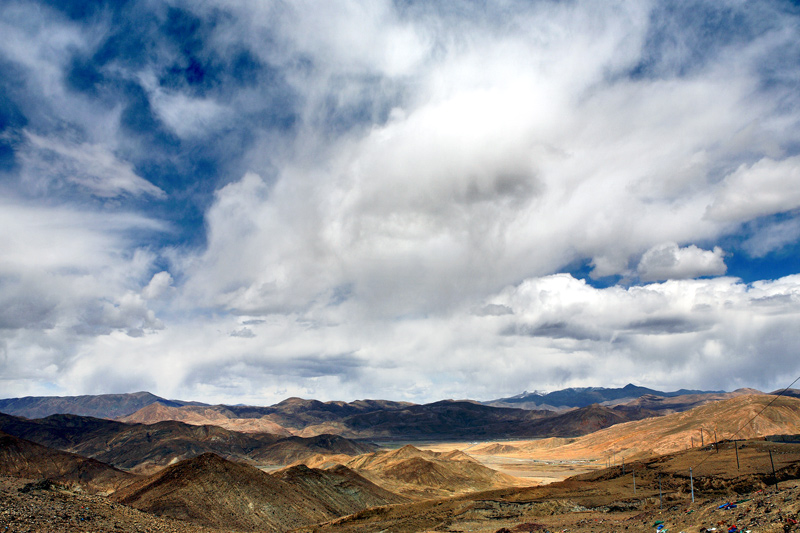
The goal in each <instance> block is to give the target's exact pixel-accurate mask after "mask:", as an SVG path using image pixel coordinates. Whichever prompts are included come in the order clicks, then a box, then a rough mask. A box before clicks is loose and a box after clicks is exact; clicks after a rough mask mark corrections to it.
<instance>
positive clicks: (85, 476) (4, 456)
mask: <svg viewBox="0 0 800 533" xmlns="http://www.w3.org/2000/svg"><path fill="white" fill-rule="evenodd" d="M0 474H2V475H6V476H12V477H20V478H28V479H41V478H44V479H48V480H50V481H55V482H57V483H61V484H65V485H69V486H74V485H79V486H80V487H81V489H82V490H85V491H88V492H106V491H113V490H116V489H117V488H119V487H121V486H123V485H126V484H129V483H130V482H131V481H133V480H135V479H136V477H135V476H133V475H132V474H129V473H127V472H123V471H121V470H117V469H116V468H114V467H111V466H109V465H107V464H105V463H101V462H100V461H96V460H94V459H88V458H86V457H81V456H80V455H75V454H74V453H68V452H62V451H59V450H54V449H52V448H47V447H46V446H42V445H40V444H36V443H35V442H31V441H29V440H25V439H20V438H18V437H14V436H12V435H8V434H6V433H3V432H0Z"/></svg>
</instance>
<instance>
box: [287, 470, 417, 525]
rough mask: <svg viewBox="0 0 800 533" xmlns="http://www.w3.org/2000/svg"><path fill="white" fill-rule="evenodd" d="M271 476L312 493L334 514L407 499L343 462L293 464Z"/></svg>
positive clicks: (354, 511) (353, 511)
mask: <svg viewBox="0 0 800 533" xmlns="http://www.w3.org/2000/svg"><path fill="white" fill-rule="evenodd" d="M272 475H273V476H274V477H276V478H278V479H280V480H282V481H285V482H286V483H288V484H290V485H292V486H294V487H298V488H301V489H302V490H304V491H305V492H307V493H308V494H311V495H313V497H314V498H315V499H316V500H318V501H320V502H322V504H323V505H324V506H325V507H326V508H327V509H328V510H329V511H330V512H332V513H333V514H335V515H337V516H344V515H348V514H353V513H356V512H358V511H362V510H364V509H368V508H370V507H378V506H382V505H390V504H396V503H407V502H408V501H409V499H408V498H404V497H403V496H400V495H398V494H395V493H393V492H389V491H388V490H386V489H384V488H382V487H380V486H378V485H376V484H375V483H373V482H371V481H369V480H367V479H366V478H365V477H363V476H361V475H359V474H357V473H356V472H355V471H353V470H351V469H349V468H347V467H346V466H343V465H336V466H334V467H333V468H330V469H327V470H323V469H317V468H309V467H307V466H305V465H296V466H291V467H289V468H285V469H283V470H280V471H278V472H275V473H273V474H272Z"/></svg>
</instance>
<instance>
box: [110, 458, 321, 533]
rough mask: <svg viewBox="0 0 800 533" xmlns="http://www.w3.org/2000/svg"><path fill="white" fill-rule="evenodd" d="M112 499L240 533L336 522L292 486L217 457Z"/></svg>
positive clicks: (189, 463)
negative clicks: (328, 521) (241, 532)
mask: <svg viewBox="0 0 800 533" xmlns="http://www.w3.org/2000/svg"><path fill="white" fill-rule="evenodd" d="M112 499H113V500H115V501H117V502H120V503H124V504H126V505H130V506H132V507H135V508H136V509H139V510H141V511H145V512H148V513H152V514H155V515H157V516H167V517H170V518H177V519H179V520H186V521H190V522H194V523H196V524H202V525H206V526H214V527H225V528H230V529H235V530H239V531H254V530H272V531H285V530H288V529H292V528H294V527H299V526H303V525H309V524H313V523H316V522H322V521H325V520H328V519H330V518H333V517H334V516H335V515H334V514H333V513H331V512H330V511H329V510H328V509H326V508H325V507H324V506H323V505H322V504H321V503H319V502H317V501H315V500H313V499H311V500H310V499H308V495H307V494H306V493H305V492H303V491H301V490H299V489H297V488H295V487H293V486H291V485H289V484H288V483H284V482H283V481H281V480H279V479H276V478H274V477H272V476H270V475H269V474H266V473H264V472H262V471H261V470H259V469H257V468H255V467H252V466H248V465H244V464H239V463H234V462H231V461H227V460H225V459H223V458H221V457H219V456H218V455H215V454H212V453H206V454H203V455H200V456H198V457H194V458H192V459H188V460H186V461H182V462H180V463H178V464H175V465H173V466H170V467H168V468H166V469H164V470H162V471H161V472H159V473H157V474H155V475H153V476H150V477H148V478H147V479H144V480H141V481H138V482H136V483H134V484H132V485H130V486H128V487H126V488H124V489H121V490H119V491H117V492H116V493H114V494H113V495H112Z"/></svg>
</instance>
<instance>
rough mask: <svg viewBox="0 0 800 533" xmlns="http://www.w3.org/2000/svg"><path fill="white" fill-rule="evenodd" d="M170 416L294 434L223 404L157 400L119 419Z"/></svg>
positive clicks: (138, 420)
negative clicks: (239, 415)
mask: <svg viewBox="0 0 800 533" xmlns="http://www.w3.org/2000/svg"><path fill="white" fill-rule="evenodd" d="M167 420H175V421H178V422H184V423H186V424H192V425H195V426H204V425H214V426H219V427H221V428H225V429H229V430H231V431H239V432H242V433H272V434H273V435H279V436H281V437H290V436H291V435H292V432H291V431H289V430H288V429H286V428H284V427H282V426H280V425H278V424H276V423H275V422H273V421H271V420H269V419H267V418H264V417H261V418H237V417H236V416H235V414H234V413H233V412H232V411H230V410H229V409H228V408H226V407H224V406H221V405H185V406H181V407H171V406H168V405H164V404H162V403H160V402H156V403H152V404H150V405H148V406H147V407H143V408H141V409H139V410H138V411H136V412H135V413H133V414H130V415H128V416H125V417H122V418H120V419H119V421H120V422H126V423H129V424H133V423H140V424H155V423H158V422H164V421H167Z"/></svg>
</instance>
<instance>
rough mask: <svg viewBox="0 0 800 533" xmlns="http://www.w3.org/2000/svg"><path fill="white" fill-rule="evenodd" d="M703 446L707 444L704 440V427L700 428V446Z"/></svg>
mask: <svg viewBox="0 0 800 533" xmlns="http://www.w3.org/2000/svg"><path fill="white" fill-rule="evenodd" d="M703 446H705V443H704V442H703V428H700V447H701V448H702V447H703Z"/></svg>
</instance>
